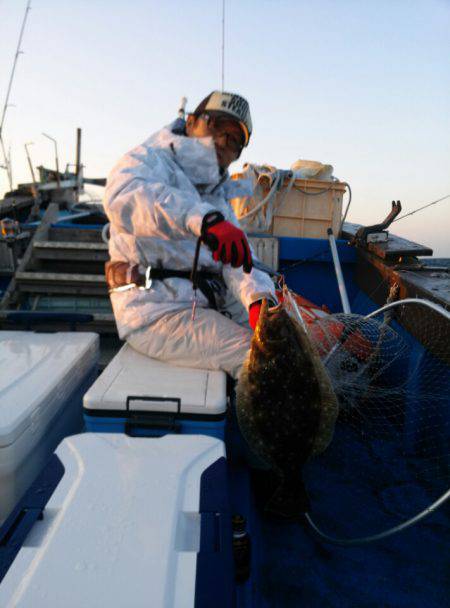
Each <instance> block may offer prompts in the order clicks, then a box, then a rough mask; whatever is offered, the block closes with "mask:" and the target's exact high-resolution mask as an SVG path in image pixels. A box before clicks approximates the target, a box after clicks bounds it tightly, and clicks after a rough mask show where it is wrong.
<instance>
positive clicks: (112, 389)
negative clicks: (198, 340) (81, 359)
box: [83, 344, 227, 439]
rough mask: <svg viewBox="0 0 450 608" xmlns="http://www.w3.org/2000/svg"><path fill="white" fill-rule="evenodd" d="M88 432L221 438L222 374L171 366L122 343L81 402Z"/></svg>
mask: <svg viewBox="0 0 450 608" xmlns="http://www.w3.org/2000/svg"><path fill="white" fill-rule="evenodd" d="M83 409H84V420H85V423H86V428H87V430H88V431H93V432H119V433H124V432H125V433H126V434H128V435H135V436H161V435H164V434H165V433H182V434H198V433H200V434H206V435H211V436H212V437H217V438H218V439H223V437H224V431H225V415H226V410H227V392H226V374H225V373H224V372H222V371H211V370H203V369H192V368H187V367H176V366H174V365H171V364H170V363H166V362H163V361H158V360H156V359H151V358H150V357H146V356H145V355H142V354H140V353H138V352H137V351H135V350H134V349H133V348H131V346H129V345H128V344H125V345H124V346H123V347H122V349H121V350H120V351H119V353H118V354H117V355H116V356H115V357H114V359H113V360H112V361H111V362H110V363H109V365H108V366H107V367H106V369H105V370H104V371H103V373H102V374H101V375H100V376H99V377H98V379H97V381H96V382H95V384H94V385H93V386H92V387H91V388H90V389H89V391H88V392H87V393H86V395H85V396H84V399H83Z"/></svg>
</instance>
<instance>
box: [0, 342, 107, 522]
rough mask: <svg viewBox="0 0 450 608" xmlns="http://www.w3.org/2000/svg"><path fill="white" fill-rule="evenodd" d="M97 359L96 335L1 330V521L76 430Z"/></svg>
mask: <svg viewBox="0 0 450 608" xmlns="http://www.w3.org/2000/svg"><path fill="white" fill-rule="evenodd" d="M98 357H99V347H98V336H97V334H93V333H69V332H59V333H35V332H29V331H1V332H0V523H2V522H3V521H4V519H5V518H6V517H7V515H8V514H9V513H10V511H11V510H12V508H13V507H14V505H15V504H16V503H17V501H18V500H19V499H20V497H21V496H22V495H23V493H24V492H25V491H26V489H27V488H28V487H29V486H30V484H31V483H32V482H33V480H34V479H35V477H36V476H37V475H38V473H39V472H40V470H41V469H42V467H43V466H44V464H45V462H46V461H47V459H48V458H49V457H50V455H51V453H52V452H53V450H54V449H55V448H56V446H57V445H58V444H59V442H60V441H61V439H62V438H63V437H65V436H66V435H69V434H71V433H76V432H79V430H80V428H81V425H82V394H83V392H84V391H86V390H87V388H88V387H89V385H90V384H91V383H92V382H93V381H94V379H95V375H96V367H97V362H98Z"/></svg>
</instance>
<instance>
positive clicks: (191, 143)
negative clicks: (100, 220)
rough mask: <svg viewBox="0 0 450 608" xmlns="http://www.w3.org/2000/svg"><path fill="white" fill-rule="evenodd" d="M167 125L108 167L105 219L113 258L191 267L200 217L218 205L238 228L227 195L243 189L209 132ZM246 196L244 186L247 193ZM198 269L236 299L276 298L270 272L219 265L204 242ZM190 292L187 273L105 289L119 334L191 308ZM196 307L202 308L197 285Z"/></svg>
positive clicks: (203, 302) (205, 304) (204, 304)
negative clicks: (202, 134) (189, 133)
mask: <svg viewBox="0 0 450 608" xmlns="http://www.w3.org/2000/svg"><path fill="white" fill-rule="evenodd" d="M172 127H173V125H169V126H168V127H165V128H163V129H161V131H158V132H157V133H155V134H154V135H152V136H151V137H150V138H149V139H148V140H147V141H145V142H144V143H143V144H142V145H140V146H138V147H136V148H134V149H133V150H131V151H130V152H128V153H127V154H125V156H124V157H123V158H122V159H121V160H120V161H119V162H118V164H117V165H116V166H115V167H114V169H113V170H112V171H111V173H110V175H109V177H108V181H107V185H106V191H105V198H104V207H105V211H106V214H107V216H108V218H109V221H110V224H111V229H110V240H109V254H110V259H111V261H112V262H119V261H121V262H129V263H130V264H132V265H133V264H139V265H140V266H141V270H142V271H144V270H145V268H146V267H147V266H149V265H150V266H152V267H158V266H159V267H162V268H167V269H177V270H178V269H180V270H191V268H192V264H193V259H194V253H195V246H196V241H197V238H198V236H200V230H201V225H202V220H203V217H204V216H205V215H206V214H207V213H209V212H211V211H220V212H221V213H222V215H223V216H224V217H225V219H226V220H228V221H230V222H233V223H234V224H235V225H237V226H239V223H238V221H237V219H236V217H235V215H234V213H233V210H232V207H231V205H230V204H229V202H228V200H229V199H231V198H233V197H235V196H238V195H240V194H242V186H241V185H240V184H239V182H235V181H233V180H231V179H229V178H228V176H225V178H222V180H221V178H220V173H219V166H218V164H217V157H216V152H215V148H214V142H213V140H212V138H210V137H206V138H193V137H185V136H183V135H176V134H174V133H172ZM245 194H247V192H246V193H245ZM198 268H199V269H202V270H208V271H214V272H218V273H221V274H222V277H223V280H224V282H225V285H226V287H227V289H228V290H229V291H231V293H232V295H233V296H234V298H236V300H238V301H240V302H241V303H242V305H243V306H244V307H245V308H246V309H248V307H249V306H250V304H251V303H252V302H255V301H256V300H259V299H261V298H262V297H264V296H267V297H270V296H272V299H273V298H274V293H275V291H274V286H273V283H272V280H271V279H270V277H269V276H268V275H267V274H265V273H264V272H261V271H260V270H256V269H255V268H253V270H252V272H251V273H250V274H247V273H244V272H243V270H242V268H232V267H231V265H229V264H225V265H222V263H221V262H215V261H214V260H213V259H212V253H211V251H210V250H209V249H208V248H207V247H206V246H205V245H202V247H201V249H200V258H199V266H198ZM193 297H194V292H193V289H192V283H191V282H190V281H189V280H188V279H180V278H169V279H164V280H163V281H153V283H152V286H151V288H150V289H148V290H146V289H143V288H139V287H135V288H133V289H129V290H127V291H122V292H114V293H112V294H111V302H112V306H113V310H114V315H115V318H116V322H117V327H118V331H119V336H120V337H121V338H122V339H124V338H126V336H127V335H129V334H130V332H132V331H135V330H137V329H140V328H142V327H145V326H147V325H150V324H151V323H153V322H155V321H157V320H158V319H160V318H161V317H162V316H163V315H165V314H167V313H169V312H175V311H179V310H183V309H187V308H190V307H191V306H192V302H193ZM197 302H198V304H197V305H198V306H202V307H208V300H207V299H206V297H205V296H204V295H203V294H202V293H201V291H200V290H199V291H198V293H197Z"/></svg>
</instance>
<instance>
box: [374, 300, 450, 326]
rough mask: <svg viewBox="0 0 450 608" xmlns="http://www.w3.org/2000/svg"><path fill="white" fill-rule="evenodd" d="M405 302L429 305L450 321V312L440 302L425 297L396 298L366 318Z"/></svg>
mask: <svg viewBox="0 0 450 608" xmlns="http://www.w3.org/2000/svg"><path fill="white" fill-rule="evenodd" d="M403 304H419V305H421V306H427V307H428V308H431V310H434V311H435V312H437V313H439V314H441V315H442V316H443V317H445V318H446V319H447V321H450V312H449V311H448V310H445V308H443V307H442V306H440V305H439V304H436V303H435V302H431V301H430V300H425V299H423V298H405V299H404V300H396V301H395V302H390V303H389V304H385V305H384V306H382V307H381V308H378V310H375V311H374V312H371V313H370V314H368V315H366V316H365V317H364V318H365V319H371V318H372V317H375V316H376V315H378V314H380V313H382V312H385V311H386V310H389V309H390V308H395V307H396V306H403Z"/></svg>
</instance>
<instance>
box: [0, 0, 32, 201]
mask: <svg viewBox="0 0 450 608" xmlns="http://www.w3.org/2000/svg"><path fill="white" fill-rule="evenodd" d="M30 9H31V0H27V6H26V8H25V14H24V16H23V21H22V27H21V28H20V34H19V41H18V43H17V49H16V54H15V56H14V62H13V67H12V70H11V75H10V77H9V83H8V89H7V91H6V98H5V103H4V106H3V111H2V118H1V120H0V143H1V147H2V153H3V161H4V163H5V168H6V172H7V174H8V181H9V187H10V189H11V190H12V171H11V157H9V158H8V155H7V153H6V150H5V144H4V142H3V125H4V124H5V116H6V110H7V109H8V105H9V96H10V93H11V87H12V83H13V80H14V73H15V71H16V66H17V60H18V59H19V55H20V54H21V53H22V52H23V51H21V49H20V47H21V45H22V38H23V33H24V31H25V24H26V22H27V17H28V13H29V12H30Z"/></svg>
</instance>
